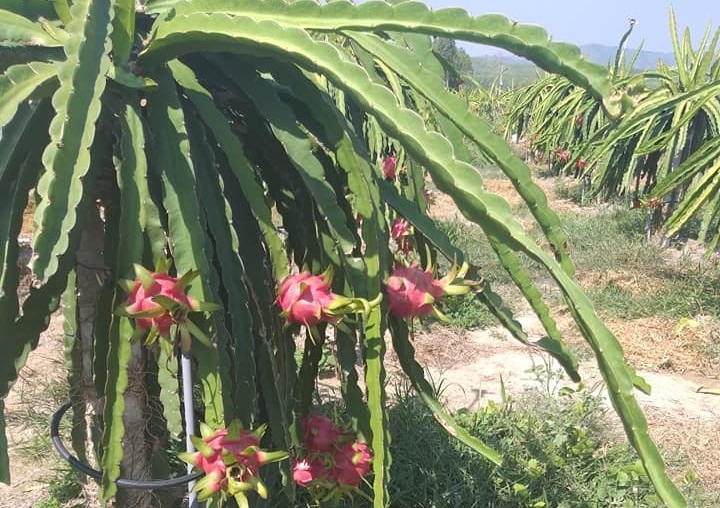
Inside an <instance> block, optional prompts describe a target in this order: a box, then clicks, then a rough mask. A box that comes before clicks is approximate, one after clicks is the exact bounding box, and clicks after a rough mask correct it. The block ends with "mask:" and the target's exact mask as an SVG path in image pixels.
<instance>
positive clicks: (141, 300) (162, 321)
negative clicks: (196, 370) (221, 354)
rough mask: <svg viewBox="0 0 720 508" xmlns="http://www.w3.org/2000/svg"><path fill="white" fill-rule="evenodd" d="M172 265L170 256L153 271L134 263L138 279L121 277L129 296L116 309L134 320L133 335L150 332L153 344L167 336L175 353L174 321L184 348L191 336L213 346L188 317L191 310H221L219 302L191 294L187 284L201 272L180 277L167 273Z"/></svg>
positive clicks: (168, 343)
mask: <svg viewBox="0 0 720 508" xmlns="http://www.w3.org/2000/svg"><path fill="white" fill-rule="evenodd" d="M169 268H170V261H169V260H161V261H160V262H158V267H157V268H156V269H155V271H154V272H151V271H149V270H147V269H146V268H144V267H142V266H140V265H135V280H132V281H130V280H122V281H120V285H121V286H122V287H123V288H124V289H125V291H126V292H127V293H128V297H127V299H126V300H125V304H124V305H122V306H120V307H119V308H118V309H116V311H115V313H116V314H118V315H120V316H127V317H130V318H133V319H134V320H135V323H136V328H135V333H134V334H133V336H132V338H131V339H137V338H140V337H142V336H145V335H147V338H146V340H145V343H146V344H151V343H153V342H154V341H155V339H156V338H157V337H158V336H159V337H161V338H163V339H165V340H164V341H163V345H165V346H166V347H167V349H168V354H172V347H173V345H174V342H175V341H174V337H171V329H172V327H173V325H177V330H178V332H179V336H180V343H181V345H182V347H183V350H184V351H188V350H189V349H190V342H191V337H195V338H196V339H198V340H199V341H200V342H201V343H203V344H205V345H206V346H211V345H212V344H211V342H210V339H209V338H208V337H207V336H206V335H205V333H204V332H203V331H202V330H201V329H200V328H198V326H196V325H195V324H194V323H193V322H192V321H190V320H189V319H187V315H188V313H190V312H204V311H213V310H218V309H220V306H219V305H216V304H214V303H209V302H199V301H196V300H194V299H193V298H191V297H190V296H188V294H187V291H186V290H187V287H188V286H189V284H190V283H191V282H192V280H193V279H195V278H196V277H197V276H198V275H199V272H198V271H190V272H188V273H186V274H185V275H183V276H182V277H180V278H177V277H172V276H170V275H169V274H168V273H167V270H168V269H169Z"/></svg>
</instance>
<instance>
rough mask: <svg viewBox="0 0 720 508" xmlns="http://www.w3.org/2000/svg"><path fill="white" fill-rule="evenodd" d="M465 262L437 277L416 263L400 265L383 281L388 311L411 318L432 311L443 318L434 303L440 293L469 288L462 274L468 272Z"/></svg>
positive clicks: (455, 291) (459, 291)
mask: <svg viewBox="0 0 720 508" xmlns="http://www.w3.org/2000/svg"><path fill="white" fill-rule="evenodd" d="M467 270H468V265H467V264H463V266H462V267H460V268H459V269H458V268H457V267H454V268H453V269H452V270H451V271H450V272H449V273H448V274H447V275H446V276H445V277H443V278H442V279H440V280H436V279H434V278H433V276H432V273H431V272H430V270H422V269H421V268H420V267H419V266H418V264H417V263H415V264H412V265H410V266H402V265H399V266H397V267H395V269H394V270H393V271H392V273H391V274H390V277H389V278H388V280H387V281H386V283H385V292H386V293H387V297H388V308H389V310H390V313H391V314H392V315H394V316H396V317H399V318H413V317H418V316H427V315H431V314H432V315H434V316H435V317H437V318H438V319H441V320H445V319H446V318H445V316H443V314H442V313H441V312H440V311H438V310H437V309H436V308H435V306H434V304H435V302H436V301H438V300H439V299H440V297H442V296H443V295H461V294H465V293H468V292H469V291H470V286H472V285H473V283H472V282H470V281H465V280H463V279H462V278H463V277H464V276H465V275H466V274H467Z"/></svg>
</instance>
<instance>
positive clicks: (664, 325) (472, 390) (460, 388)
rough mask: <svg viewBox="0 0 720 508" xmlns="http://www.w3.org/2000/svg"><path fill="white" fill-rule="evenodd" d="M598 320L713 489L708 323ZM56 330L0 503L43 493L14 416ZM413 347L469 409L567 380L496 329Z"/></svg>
mask: <svg viewBox="0 0 720 508" xmlns="http://www.w3.org/2000/svg"><path fill="white" fill-rule="evenodd" d="M548 182H549V180H544V181H540V183H541V184H542V185H543V186H545V187H546V192H548V191H551V190H552V189H550V188H547V186H548V185H549V184H548ZM486 186H487V187H488V189H490V190H492V191H495V192H499V193H500V194H503V195H506V196H511V195H512V192H511V188H510V186H509V184H508V183H507V182H506V181H504V180H487V181H486ZM548 194H551V192H548ZM517 204H518V202H513V203H511V205H517ZM553 206H554V207H555V208H556V209H557V208H563V209H566V210H572V209H573V207H575V205H574V204H572V203H570V202H568V201H562V200H555V201H554V202H553ZM575 208H577V207H575ZM585 210H586V209H585ZM431 213H432V214H433V215H435V216H436V217H444V218H450V217H455V216H458V217H459V215H458V214H457V210H456V208H455V207H454V205H453V203H452V200H451V199H450V198H449V197H447V196H444V195H439V194H435V195H434V203H433V205H432V208H431ZM584 213H585V212H584ZM23 233H24V234H25V233H27V232H26V231H23ZM518 319H519V320H520V321H521V323H522V324H523V326H524V328H525V329H526V331H527V332H528V333H529V335H530V337H531V339H532V338H534V339H537V338H540V337H541V336H542V329H541V328H540V326H539V323H538V322H537V320H536V318H534V316H530V315H520V316H519V317H518ZM558 322H559V326H560V327H561V329H562V331H563V333H564V335H565V336H566V337H567V338H568V341H569V342H570V344H573V345H575V346H576V347H578V348H579V350H580V351H583V349H582V347H583V346H582V339H581V338H580V336H579V334H578V333H577V331H575V330H573V329H572V327H571V324H570V319H569V318H567V317H563V316H562V314H560V316H559V319H558ZM607 324H608V326H609V327H610V328H611V329H612V330H613V332H614V333H615V334H616V335H617V337H618V339H619V340H620V342H621V343H622V345H623V347H624V350H625V354H626V358H627V360H628V362H629V363H630V364H631V365H633V366H634V367H635V368H636V369H637V370H638V373H639V374H640V375H641V376H643V377H644V378H645V379H646V380H647V381H648V382H649V383H650V385H651V386H652V387H653V391H652V394H651V395H649V396H646V395H643V394H640V393H639V392H638V393H637V397H638V399H639V401H640V403H641V405H642V406H643V408H644V409H645V412H646V416H647V419H648V421H649V426H650V430H651V434H652V435H653V436H654V438H655V439H656V440H657V442H658V443H659V445H660V447H661V448H662V450H663V451H664V453H665V455H666V457H667V458H668V462H669V467H670V471H671V474H672V475H673V476H674V477H675V478H676V479H678V480H681V479H682V477H683V475H684V474H685V473H686V472H687V471H689V470H691V471H693V472H694V473H695V474H696V475H697V476H698V478H699V480H700V482H701V483H702V484H703V485H705V486H707V487H710V488H711V490H717V486H718V485H720V396H717V395H711V394H707V393H701V392H700V391H699V389H702V388H707V387H718V386H720V379H719V377H720V365H718V364H717V362H714V363H713V362H712V361H710V360H708V359H707V357H706V356H703V355H702V354H701V353H700V352H699V351H698V348H697V347H696V346H697V344H698V343H699V342H702V341H704V340H707V336H708V334H709V333H710V332H711V331H713V330H714V328H713V327H715V326H717V323H713V322H712V320H710V319H705V318H703V317H702V316H701V317H698V318H696V319H695V321H693V322H691V323H689V324H688V326H686V327H684V328H682V329H680V328H679V327H678V323H677V322H676V321H675V320H672V319H666V318H658V317H652V318H643V319H636V320H609V321H608V322H607ZM62 333H63V331H62V318H61V317H60V316H58V317H56V319H54V320H53V322H52V324H51V326H50V328H49V329H48V331H47V332H45V333H44V334H43V336H42V338H41V340H40V344H39V346H38V348H37V349H36V350H35V351H34V352H33V353H32V355H31V356H30V360H29V362H28V365H27V366H26V367H25V368H24V369H23V371H22V374H21V377H20V379H19V381H18V382H17V383H16V384H15V386H14V387H13V390H12V392H11V393H10V395H9V396H8V398H7V399H6V405H7V409H6V412H7V414H8V415H10V418H9V419H8V428H7V431H8V435H9V439H10V442H9V447H10V458H11V468H12V475H13V479H14V483H13V486H12V487H7V486H4V485H1V484H0V508H5V507H7V508H10V507H18V508H23V507H32V506H34V505H35V503H36V502H37V501H38V500H40V499H43V498H45V497H47V492H48V485H47V483H42V482H38V471H42V470H43V468H46V467H48V466H47V465H48V464H57V463H58V462H57V461H56V460H55V458H53V459H52V460H49V459H48V458H45V457H35V458H34V459H30V458H28V457H27V454H26V452H25V450H26V449H27V446H28V444H29V443H30V442H32V440H33V439H36V438H37V436H35V435H33V434H32V432H30V430H29V429H30V428H29V427H28V426H26V425H24V424H23V422H22V418H21V417H18V415H20V416H21V415H22V414H23V409H22V406H23V405H24V404H27V403H28V402H30V403H42V404H50V405H52V403H53V402H52V401H51V400H49V399H51V397H49V396H48V395H47V394H43V387H44V386H47V382H48V379H52V377H53V376H55V377H60V376H63V375H64V374H63V370H62V358H63V351H62ZM713 333H714V332H713ZM414 345H415V348H416V350H417V353H418V357H419V359H420V360H421V362H423V363H425V364H426V365H427V366H428V368H429V372H430V374H431V376H432V377H433V379H434V380H436V381H440V380H441V381H442V383H443V387H444V390H445V391H444V392H443V393H444V396H445V398H446V402H447V404H448V405H449V406H450V407H452V408H460V407H469V408H473V407H477V406H478V405H480V404H482V403H483V401H486V400H488V399H495V400H499V399H500V397H501V380H502V383H504V386H505V389H506V390H507V393H508V394H510V395H512V394H513V393H519V392H521V391H522V390H524V389H526V388H528V387H533V386H538V384H541V385H543V386H545V388H547V389H550V390H553V389H557V388H558V387H560V386H565V385H569V384H570V381H569V380H567V379H566V378H562V377H561V376H560V375H559V374H557V373H558V371H559V368H558V366H557V365H555V364H554V363H553V362H551V361H550V360H548V358H547V357H545V356H544V355H542V354H540V353H539V352H538V351H537V350H535V349H534V348H528V347H526V346H524V345H522V344H520V343H518V342H516V341H514V340H513V339H512V338H510V337H509V335H508V333H507V332H506V331H505V330H503V329H502V328H497V327H494V328H488V329H484V330H477V331H473V332H469V333H462V332H457V331H454V330H452V329H448V328H441V327H433V328H431V329H430V331H429V332H425V333H419V334H417V335H416V336H415V338H414ZM585 351H587V348H585ZM582 357H583V358H584V360H583V362H582V365H581V374H582V375H583V377H584V379H585V384H586V386H593V385H595V384H596V383H598V382H599V381H601V377H600V374H599V372H598V370H597V367H596V366H595V364H594V361H593V360H592V358H591V356H590V355H589V354H585V355H584V356H582ZM388 365H389V369H390V370H391V373H393V372H394V373H396V372H397V366H396V362H394V361H393V358H392V354H390V357H389V358H388ZM38 401H41V402H38ZM52 467H54V466H52Z"/></svg>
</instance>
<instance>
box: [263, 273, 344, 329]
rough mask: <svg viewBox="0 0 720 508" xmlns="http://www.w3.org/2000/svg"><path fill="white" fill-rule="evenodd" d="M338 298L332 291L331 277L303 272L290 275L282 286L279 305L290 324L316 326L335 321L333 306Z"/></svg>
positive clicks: (279, 293)
mask: <svg viewBox="0 0 720 508" xmlns="http://www.w3.org/2000/svg"><path fill="white" fill-rule="evenodd" d="M337 299H338V296H337V295H335V294H334V293H333V292H332V291H330V277H329V275H328V274H325V275H324V276H321V275H312V274H311V273H309V272H301V273H297V274H295V275H290V276H288V277H286V278H285V280H284V281H283V282H282V284H280V290H279V291H278V299H277V301H278V304H279V305H280V308H281V309H282V311H283V312H282V315H283V317H285V318H286V319H287V320H288V322H289V323H298V324H303V325H305V326H315V325H317V324H318V323H319V322H321V321H327V322H331V321H333V314H332V310H331V306H332V304H333V303H335V302H336V301H337Z"/></svg>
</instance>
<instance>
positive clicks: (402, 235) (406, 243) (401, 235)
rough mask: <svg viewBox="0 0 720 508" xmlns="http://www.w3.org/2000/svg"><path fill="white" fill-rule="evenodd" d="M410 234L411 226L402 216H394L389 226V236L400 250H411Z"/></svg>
mask: <svg viewBox="0 0 720 508" xmlns="http://www.w3.org/2000/svg"><path fill="white" fill-rule="evenodd" d="M411 235H412V226H410V224H408V222H407V221H406V220H405V219H403V218H402V217H398V218H396V219H395V220H394V221H393V223H392V226H391V227H390V236H391V237H392V239H393V240H395V243H396V245H397V248H398V250H399V251H400V252H405V253H407V252H410V251H411V250H412V243H411V242H410V238H409V237H410V236H411Z"/></svg>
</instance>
